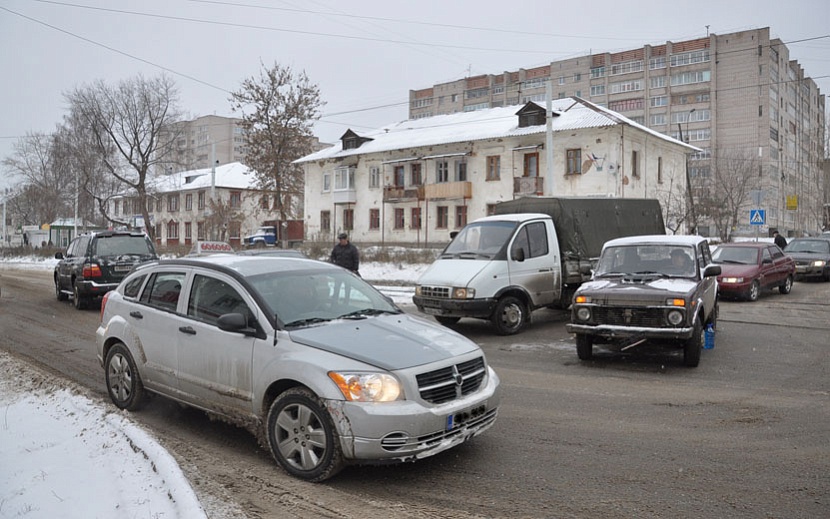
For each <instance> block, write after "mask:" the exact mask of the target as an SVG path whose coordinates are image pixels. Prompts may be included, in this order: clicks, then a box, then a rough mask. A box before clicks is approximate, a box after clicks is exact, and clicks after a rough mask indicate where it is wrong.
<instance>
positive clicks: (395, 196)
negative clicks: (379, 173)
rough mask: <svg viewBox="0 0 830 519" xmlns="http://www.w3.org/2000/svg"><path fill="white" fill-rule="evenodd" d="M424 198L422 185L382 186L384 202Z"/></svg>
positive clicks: (410, 200)
mask: <svg viewBox="0 0 830 519" xmlns="http://www.w3.org/2000/svg"><path fill="white" fill-rule="evenodd" d="M423 199H424V186H412V187H409V188H404V187H400V186H386V187H384V188H383V201H384V202H412V201H417V200H423Z"/></svg>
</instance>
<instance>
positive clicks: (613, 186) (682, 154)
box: [297, 97, 697, 246]
mask: <svg viewBox="0 0 830 519" xmlns="http://www.w3.org/2000/svg"><path fill="white" fill-rule="evenodd" d="M551 119H552V121H551V125H550V127H551V128H550V131H548V130H547V125H546V106H545V103H532V102H531V103H527V104H526V105H524V106H509V107H500V108H491V109H486V110H477V111H474V112H465V113H456V114H450V115H440V116H435V117H427V118H421V119H415V120H408V121H404V122H401V123H396V124H392V125H389V126H386V127H384V128H381V129H380V130H377V131H373V132H370V133H366V134H358V133H356V132H354V131H352V130H349V131H347V132H346V133H345V134H344V135H343V137H341V142H340V143H339V144H336V145H334V146H332V147H330V148H326V149H324V150H321V151H318V152H315V153H312V154H310V155H307V156H306V157H303V158H302V159H299V160H298V161H297V162H298V163H301V164H302V165H303V166H304V168H305V225H306V239H311V240H331V239H332V237H333V236H334V235H336V234H337V233H338V232H341V231H347V232H349V233H350V234H351V239H352V240H353V241H356V242H363V243H378V244H387V245H388V244H402V245H417V246H424V245H426V246H430V245H433V246H434V245H441V244H444V243H446V242H447V241H448V239H449V232H450V231H453V230H456V229H460V228H461V227H463V226H464V225H465V224H466V223H467V221H468V220H473V219H475V218H478V217H481V216H485V215H487V214H490V213H491V211H492V208H493V207H494V206H495V205H496V204H498V203H499V202H503V201H506V200H513V199H514V198H518V197H522V196H536V195H544V196H598V197H625V198H657V199H659V200H661V204H662V205H663V210H664V216H666V221H667V223H668V222H670V221H671V220H672V213H671V209H672V208H673V207H672V206H677V207H674V208H673V209H674V210H675V211H678V212H682V211H684V210H685V200H686V186H687V175H686V163H687V156H686V154H687V153H691V152H693V151H695V150H696V149H697V148H695V147H693V146H689V145H687V144H684V143H683V142H681V141H678V140H676V139H673V138H671V137H669V136H666V135H663V134H661V133H659V132H656V131H653V130H650V129H649V128H646V127H645V126H642V125H640V124H637V123H635V122H634V121H631V120H630V119H628V118H626V117H624V116H622V115H620V114H618V113H616V112H613V111H610V110H608V109H605V108H602V107H600V106H597V105H594V104H592V103H590V102H588V101H585V100H583V99H581V98H576V97H573V98H564V99H557V100H553V101H552V116H551ZM548 142H552V146H551V149H552V151H553V153H552V156H553V160H552V163H551V167H548V162H549V160H548V159H547V158H546V157H548V156H549V155H550V154H549V153H547V152H546V146H547V144H546V143H548Z"/></svg>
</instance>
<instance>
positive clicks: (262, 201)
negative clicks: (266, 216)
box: [259, 195, 268, 211]
mask: <svg viewBox="0 0 830 519" xmlns="http://www.w3.org/2000/svg"><path fill="white" fill-rule="evenodd" d="M259 208H260V209H265V210H266V211H267V210H268V195H262V196H261V197H259Z"/></svg>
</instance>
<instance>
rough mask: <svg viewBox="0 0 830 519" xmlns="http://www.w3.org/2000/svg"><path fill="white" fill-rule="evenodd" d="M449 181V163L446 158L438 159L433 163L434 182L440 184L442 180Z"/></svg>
mask: <svg viewBox="0 0 830 519" xmlns="http://www.w3.org/2000/svg"><path fill="white" fill-rule="evenodd" d="M449 181H450V163H449V162H447V161H446V160H439V161H438V162H436V163H435V182H436V183H438V184H440V183H442V182H449Z"/></svg>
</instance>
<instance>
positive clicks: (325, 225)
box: [320, 211, 331, 232]
mask: <svg viewBox="0 0 830 519" xmlns="http://www.w3.org/2000/svg"><path fill="white" fill-rule="evenodd" d="M330 229H331V211H320V232H329V230H330Z"/></svg>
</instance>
